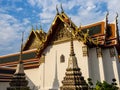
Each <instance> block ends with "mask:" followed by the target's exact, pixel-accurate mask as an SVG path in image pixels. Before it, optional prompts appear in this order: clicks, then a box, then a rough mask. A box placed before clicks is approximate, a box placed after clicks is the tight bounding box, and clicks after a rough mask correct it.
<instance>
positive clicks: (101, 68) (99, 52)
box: [96, 47, 105, 81]
mask: <svg viewBox="0 0 120 90" xmlns="http://www.w3.org/2000/svg"><path fill="white" fill-rule="evenodd" d="M96 52H97V57H98V61H99V69H100V79H101V81H104V80H105V74H104V65H103V59H102V49H101V48H100V47H97V48H96Z"/></svg>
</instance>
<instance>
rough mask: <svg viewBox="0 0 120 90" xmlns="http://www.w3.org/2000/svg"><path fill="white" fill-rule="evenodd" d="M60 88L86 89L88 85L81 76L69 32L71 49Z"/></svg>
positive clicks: (67, 89)
mask: <svg viewBox="0 0 120 90" xmlns="http://www.w3.org/2000/svg"><path fill="white" fill-rule="evenodd" d="M62 84H63V85H62V86H61V87H60V90H88V85H87V83H86V81H85V80H84V77H83V76H82V73H81V71H80V68H79V67H78V64H77V58H76V57H75V53H74V47H73V37H72V34H71V51H70V57H69V60H68V67H67V69H66V73H65V77H64V80H63V81H62Z"/></svg>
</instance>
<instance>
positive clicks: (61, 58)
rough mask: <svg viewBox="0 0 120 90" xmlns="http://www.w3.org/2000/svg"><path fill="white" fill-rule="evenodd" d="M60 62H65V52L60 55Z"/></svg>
mask: <svg viewBox="0 0 120 90" xmlns="http://www.w3.org/2000/svg"><path fill="white" fill-rule="evenodd" d="M60 62H61V63H64V62H65V56H64V55H63V54H62V55H61V56H60Z"/></svg>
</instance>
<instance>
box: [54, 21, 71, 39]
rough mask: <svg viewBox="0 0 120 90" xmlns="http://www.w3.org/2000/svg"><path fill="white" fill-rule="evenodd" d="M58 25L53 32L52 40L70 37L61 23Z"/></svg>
mask: <svg viewBox="0 0 120 90" xmlns="http://www.w3.org/2000/svg"><path fill="white" fill-rule="evenodd" d="M58 27H59V28H58V30H57V31H56V33H55V36H54V38H53V41H61V40H66V39H68V38H70V32H69V31H67V30H66V29H65V27H64V25H63V23H61V24H60V25H59V26H58Z"/></svg>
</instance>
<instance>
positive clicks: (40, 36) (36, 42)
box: [23, 26, 46, 51]
mask: <svg viewBox="0 0 120 90" xmlns="http://www.w3.org/2000/svg"><path fill="white" fill-rule="evenodd" d="M45 41H46V33H45V32H44V31H43V30H42V28H41V29H40V30H39V29H38V28H37V26H36V30H34V28H33V26H32V30H31V33H30V35H29V37H28V39H27V41H26V43H25V45H24V48H23V50H24V51H25V50H29V49H34V48H39V46H40V45H41V44H42V43H44V42H45Z"/></svg>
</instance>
